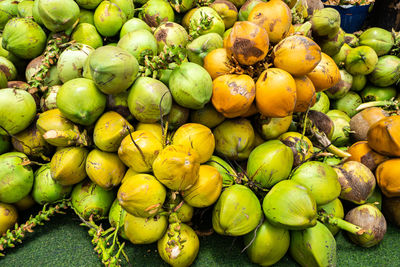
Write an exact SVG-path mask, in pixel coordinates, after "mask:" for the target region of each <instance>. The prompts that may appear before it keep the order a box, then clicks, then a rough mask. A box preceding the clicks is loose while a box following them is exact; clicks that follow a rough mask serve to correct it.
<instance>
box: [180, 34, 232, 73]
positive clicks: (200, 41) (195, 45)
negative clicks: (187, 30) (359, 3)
mask: <svg viewBox="0 0 400 267" xmlns="http://www.w3.org/2000/svg"><path fill="white" fill-rule="evenodd" d="M223 44H224V41H223V39H222V37H221V35H219V34H218V33H207V34H204V35H201V36H199V37H197V38H196V39H194V40H193V41H192V42H190V43H189V44H188V45H187V46H186V49H187V53H188V57H189V60H190V62H194V63H197V64H199V65H201V66H203V64H204V58H205V57H206V56H207V54H208V53H209V52H211V51H212V50H214V49H217V48H222V47H223Z"/></svg>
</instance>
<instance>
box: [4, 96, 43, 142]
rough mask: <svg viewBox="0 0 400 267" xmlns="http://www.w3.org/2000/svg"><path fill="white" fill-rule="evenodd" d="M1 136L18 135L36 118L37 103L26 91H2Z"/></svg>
mask: <svg viewBox="0 0 400 267" xmlns="http://www.w3.org/2000/svg"><path fill="white" fill-rule="evenodd" d="M0 114H1V115H0V126H1V127H0V134H1V135H8V134H17V133H19V132H21V131H23V130H24V129H26V128H27V127H28V126H29V125H30V124H31V122H32V121H33V119H34V118H35V116H36V103H35V100H34V98H33V97H32V95H31V94H29V93H28V92H26V91H24V90H17V89H11V88H6V89H1V90H0Z"/></svg>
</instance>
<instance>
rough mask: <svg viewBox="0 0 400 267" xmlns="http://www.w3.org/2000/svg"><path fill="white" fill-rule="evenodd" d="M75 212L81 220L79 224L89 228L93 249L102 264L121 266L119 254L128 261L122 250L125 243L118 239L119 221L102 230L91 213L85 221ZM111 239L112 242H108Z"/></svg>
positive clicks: (108, 266)
mask: <svg viewBox="0 0 400 267" xmlns="http://www.w3.org/2000/svg"><path fill="white" fill-rule="evenodd" d="M75 213H76V214H77V215H78V217H79V219H80V220H81V221H82V223H81V225H82V226H86V227H88V228H89V230H88V233H89V235H90V236H91V237H92V244H93V246H94V251H95V252H96V253H97V254H98V256H99V258H100V259H101V263H103V265H104V266H107V267H117V266H121V259H120V258H119V257H120V255H121V254H122V255H123V256H124V258H125V260H126V261H127V262H128V263H129V258H128V256H127V255H126V253H125V251H124V246H125V243H122V244H121V243H120V242H119V240H118V230H119V223H120V222H119V221H118V222H117V226H116V227H115V228H114V227H110V228H108V229H107V230H104V229H103V227H102V225H101V224H100V225H97V224H96V223H95V222H94V221H93V215H92V216H90V218H89V221H86V220H85V219H84V218H82V216H80V215H79V214H78V213H77V212H75ZM111 240H112V243H111V244H110V241H111ZM115 250H116V252H115Z"/></svg>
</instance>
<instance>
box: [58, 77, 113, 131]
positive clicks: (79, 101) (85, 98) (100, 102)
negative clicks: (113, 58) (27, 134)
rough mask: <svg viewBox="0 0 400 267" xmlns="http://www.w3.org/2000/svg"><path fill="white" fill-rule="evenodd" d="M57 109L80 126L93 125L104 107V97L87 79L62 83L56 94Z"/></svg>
mask: <svg viewBox="0 0 400 267" xmlns="http://www.w3.org/2000/svg"><path fill="white" fill-rule="evenodd" d="M57 107H58V108H59V109H60V111H61V113H62V114H63V115H64V116H65V117H67V119H69V120H71V121H73V122H75V123H79V124H82V125H91V124H93V123H94V122H95V121H96V120H97V118H98V117H100V115H101V114H103V111H104V109H105V107H106V96H105V95H104V94H103V93H102V92H101V91H100V90H99V89H98V88H97V86H96V84H95V83H94V82H93V81H92V80H89V79H85V78H76V79H72V80H70V81H68V82H66V83H64V84H63V85H62V86H61V88H60V90H59V91H58V94H57Z"/></svg>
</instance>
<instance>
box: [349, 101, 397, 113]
mask: <svg viewBox="0 0 400 267" xmlns="http://www.w3.org/2000/svg"><path fill="white" fill-rule="evenodd" d="M372 107H386V108H390V107H394V108H395V109H398V108H399V102H398V101H396V100H381V101H371V102H367V103H363V104H361V105H359V106H358V107H357V108H356V110H357V111H360V110H363V109H366V108H372Z"/></svg>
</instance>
